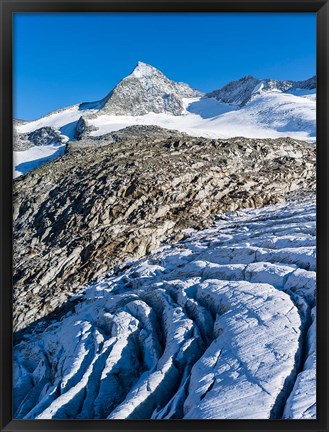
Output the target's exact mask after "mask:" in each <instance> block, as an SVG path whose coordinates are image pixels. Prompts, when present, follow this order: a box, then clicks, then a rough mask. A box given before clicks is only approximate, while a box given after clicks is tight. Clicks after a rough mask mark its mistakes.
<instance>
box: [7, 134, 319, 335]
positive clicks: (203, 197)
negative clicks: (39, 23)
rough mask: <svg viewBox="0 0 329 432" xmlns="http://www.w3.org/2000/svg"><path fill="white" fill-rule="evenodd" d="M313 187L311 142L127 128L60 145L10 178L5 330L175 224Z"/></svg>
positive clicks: (199, 221) (197, 222) (170, 233)
mask: <svg viewBox="0 0 329 432" xmlns="http://www.w3.org/2000/svg"><path fill="white" fill-rule="evenodd" d="M314 187H315V148H314V146H312V145H309V144H307V143H304V142H298V141H295V140H292V139H289V138H287V139H282V138H281V139H278V140H268V139H264V140H253V139H246V138H236V139H230V140H212V139H205V138H193V137H190V136H188V135H186V134H181V133H178V132H175V131H168V130H165V129H160V128H157V127H154V126H153V127H151V126H148V127H143V126H136V127H130V128H127V129H126V130H123V131H119V132H114V133H112V134H109V135H107V136H103V137H85V138H83V139H82V140H81V141H76V142H73V143H70V144H69V145H68V151H67V153H66V154H65V155H64V156H63V157H62V158H59V159H57V160H55V161H53V162H51V163H49V164H47V165H45V166H43V167H41V168H39V169H36V170H35V171H33V172H31V173H29V174H28V175H27V176H25V177H24V178H19V179H17V180H16V181H15V182H14V234H15V238H14V245H15V250H14V263H15V274H14V286H15V292H14V304H15V313H14V315H15V317H14V322H15V324H14V326H15V329H22V328H24V327H26V326H27V325H28V324H30V323H31V322H32V321H33V320H36V319H38V318H41V317H43V316H45V315H47V314H49V313H50V312H53V311H54V310H56V308H60V307H61V306H62V305H63V304H64V303H65V301H66V299H67V297H68V296H69V295H71V294H72V292H74V290H75V289H76V288H77V286H79V285H81V284H84V283H87V282H89V281H90V280H91V279H92V278H94V277H96V276H97V275H99V274H100V273H102V272H104V271H105V270H107V269H109V268H113V266H114V265H115V264H117V263H118V262H121V261H122V260H123V259H126V258H128V257H140V256H143V255H145V254H146V253H149V252H150V251H151V250H153V249H155V248H156V247H158V246H159V244H160V242H161V241H163V240H166V239H168V237H172V238H173V239H174V238H175V236H176V235H181V234H180V233H181V230H182V229H184V228H203V227H207V226H209V224H211V223H212V221H213V220H214V218H215V215H216V214H217V213H219V212H223V211H233V210H236V209H240V208H247V207H261V206H263V205H266V204H270V203H276V202H278V201H280V200H283V199H284V198H285V197H287V196H288V195H289V194H291V193H293V192H297V191H305V190H314ZM23 232H24V236H22V235H21V234H22V233H23Z"/></svg>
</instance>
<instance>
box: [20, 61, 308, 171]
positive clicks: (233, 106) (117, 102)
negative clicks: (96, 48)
mask: <svg viewBox="0 0 329 432" xmlns="http://www.w3.org/2000/svg"><path fill="white" fill-rule="evenodd" d="M315 86H316V80H315V77H313V78H310V79H309V80H306V81H299V82H294V81H277V80H272V79H265V80H260V79H257V78H253V77H250V76H249V77H245V78H242V79H241V80H239V81H234V82H232V83H230V84H228V85H226V86H225V87H223V88H222V89H220V90H215V91H213V92H210V93H207V94H206V95H204V94H202V93H201V92H199V91H197V90H194V89H192V88H191V87H190V86H189V85H187V84H185V83H181V82H175V81H171V80H170V79H168V78H167V77H166V76H165V75H164V74H163V73H162V72H160V71H159V70H158V69H156V68H155V67H153V66H150V65H147V64H145V63H142V62H139V63H138V64H137V65H136V67H135V69H134V70H133V71H132V73H131V74H130V75H128V76H127V77H126V78H124V79H123V80H122V81H120V83H119V84H118V85H117V86H116V87H115V88H114V89H113V90H112V91H111V92H110V93H109V94H108V95H107V96H106V97H104V98H103V99H101V100H99V101H96V102H85V103H81V104H77V105H73V106H70V107H67V108H63V109H60V110H57V111H54V112H52V113H50V114H48V115H46V116H44V117H41V118H40V119H37V120H35V121H31V122H15V125H14V129H15V131H16V138H15V141H16V145H14V150H17V151H15V154H14V160H15V167H16V170H15V173H14V175H15V176H17V175H20V174H22V173H25V172H27V171H30V170H31V169H33V168H35V167H37V166H39V165H42V164H43V163H45V162H46V161H48V160H49V158H53V157H56V156H58V155H60V154H63V152H64V150H65V142H66V141H68V140H77V139H80V138H81V137H82V135H84V134H88V135H90V136H101V135H104V134H107V133H110V132H113V131H116V130H119V129H122V128H124V127H127V126H132V125H155V126H160V127H164V128H168V129H175V130H178V131H181V132H186V133H188V134H189V135H192V136H203V137H209V138H229V137H234V136H244V137H250V138H280V137H286V136H289V137H292V138H296V139H302V140H307V141H313V142H314V141H315V137H316V87H315ZM44 128H53V129H54V133H56V134H57V135H58V136H60V137H61V138H60V141H61V144H56V145H55V146H54V144H53V141H51V142H48V140H47V139H45V140H44V145H43V146H38V145H37V146H36V142H35V140H34V136H40V134H41V135H42V133H44V132H45V130H44ZM32 132H34V133H35V134H32ZM49 137H50V135H49ZM21 141H23V142H24V145H23V146H22V145H18V144H17V143H19V142H21ZM38 142H39V141H38ZM54 155H55V156H54Z"/></svg>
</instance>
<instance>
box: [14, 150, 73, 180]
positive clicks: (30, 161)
mask: <svg viewBox="0 0 329 432" xmlns="http://www.w3.org/2000/svg"><path fill="white" fill-rule="evenodd" d="M64 151H65V144H63V145H44V146H34V147H31V148H29V149H27V150H24V151H14V154H13V160H14V173H13V176H14V178H16V177H18V176H20V175H22V174H25V173H27V172H29V171H32V170H34V169H36V168H38V167H40V166H42V165H44V164H45V163H47V162H50V161H51V160H54V159H56V158H57V157H59V156H61V155H63V154H64Z"/></svg>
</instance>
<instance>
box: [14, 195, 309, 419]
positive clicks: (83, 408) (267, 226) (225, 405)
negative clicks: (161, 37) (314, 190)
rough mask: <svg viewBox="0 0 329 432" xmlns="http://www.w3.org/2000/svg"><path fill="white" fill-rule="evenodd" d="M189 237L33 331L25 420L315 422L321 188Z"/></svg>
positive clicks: (17, 389)
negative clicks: (318, 200) (317, 203)
mask: <svg viewBox="0 0 329 432" xmlns="http://www.w3.org/2000/svg"><path fill="white" fill-rule="evenodd" d="M186 234H187V237H186V238H185V239H184V240H181V241H180V242H177V243H174V244H172V245H169V244H163V246H161V247H160V248H159V249H158V250H156V251H154V252H152V253H150V254H149V255H148V256H147V257H145V258H143V259H138V260H137V259H136V260H129V261H126V262H125V263H123V264H122V265H120V266H117V267H116V268H115V269H114V270H113V271H112V272H111V273H106V274H104V275H102V276H100V277H99V278H98V280H97V281H95V282H93V283H91V284H90V285H88V286H85V287H81V290H80V291H79V292H78V294H76V295H75V296H74V297H73V298H72V299H71V300H70V302H71V304H72V306H71V308H69V311H68V313H67V314H66V315H65V316H63V317H62V318H61V319H60V320H58V321H49V320H47V318H45V319H43V320H42V321H41V322H40V323H39V324H38V325H37V326H36V327H35V328H34V330H33V332H31V333H28V332H27V333H25V336H24V337H22V338H21V340H20V341H19V342H18V343H17V344H16V346H15V348H14V397H15V398H14V399H15V400H14V409H15V418H24V419H59V418H61V419H64V418H69V419H70V418H75V419H85V418H96V419H100V418H108V419H277V418H286V419H315V418H316V386H315V365H316V346H315V316H316V306H315V294H316V293H315V287H316V277H315V270H316V244H315V238H316V237H315V235H316V206H315V197H314V196H313V195H311V196H304V197H303V198H296V199H292V200H291V201H289V202H285V203H282V204H277V205H272V206H268V207H264V208H262V209H256V210H254V209H250V210H242V211H238V212H231V213H226V214H220V215H218V218H217V222H216V223H215V225H214V226H212V227H211V228H209V229H206V230H203V231H196V230H192V229H190V230H188V231H187V232H186Z"/></svg>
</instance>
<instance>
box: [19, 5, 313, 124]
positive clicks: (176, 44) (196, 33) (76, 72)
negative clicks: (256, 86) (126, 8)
mask: <svg viewBox="0 0 329 432" xmlns="http://www.w3.org/2000/svg"><path fill="white" fill-rule="evenodd" d="M315 28H316V16H315V14H313V13H293V14H292V13H291V14H288V13H287V14H284V13H268V14H264V13H230V14H228V13H212V14H209V13H203V14H192V13H189V14H187V13H175V14H172V13H166V14H155V13H135V14H133V13H129V14H127V13H102V14H98V13H80V14H77V13H19V14H15V16H14V56H13V59H14V117H15V118H21V119H26V120H30V119H34V118H37V117H40V116H42V115H44V114H46V113H48V112H50V111H52V110H55V109H57V108H61V107H64V106H68V105H72V104H74V103H78V102H83V101H94V100H98V99H101V98H102V97H104V96H105V95H106V94H107V93H108V92H109V91H110V90H111V89H112V88H113V87H114V86H115V85H116V84H117V83H118V82H119V81H120V80H121V79H122V78H124V77H125V76H127V75H128V74H129V73H130V72H131V70H132V69H133V68H134V66H135V64H136V63H137V62H138V61H139V60H140V61H143V62H145V63H149V64H151V65H153V66H155V67H157V68H158V69H160V70H161V71H162V72H163V73H164V74H165V75H167V76H168V78H170V79H173V80H177V81H185V82H187V83H188V84H190V85H191V86H193V87H195V88H197V89H199V90H202V91H210V90H215V89H218V88H220V87H222V86H223V85H225V84H227V83H228V82H229V81H232V80H235V79H239V78H241V77H243V76H245V75H253V76H255V77H257V78H269V77H271V78H275V79H292V80H302V79H306V78H309V77H311V76H312V75H314V74H315V51H316V48H315V44H316V38H315V35H316V32H315Z"/></svg>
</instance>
